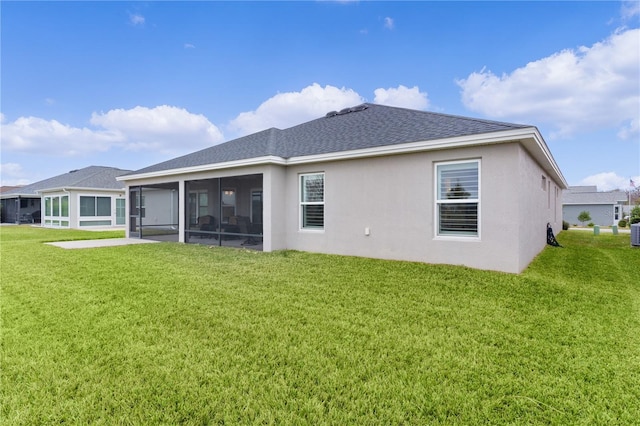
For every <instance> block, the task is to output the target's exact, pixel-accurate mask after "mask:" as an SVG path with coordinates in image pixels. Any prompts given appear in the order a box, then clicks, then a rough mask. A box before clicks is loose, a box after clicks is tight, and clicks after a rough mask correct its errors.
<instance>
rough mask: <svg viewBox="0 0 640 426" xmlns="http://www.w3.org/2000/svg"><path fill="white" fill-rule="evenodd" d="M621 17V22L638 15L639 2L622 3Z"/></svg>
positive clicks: (635, 0) (634, 0) (639, 9)
mask: <svg viewBox="0 0 640 426" xmlns="http://www.w3.org/2000/svg"><path fill="white" fill-rule="evenodd" d="M621 15H622V19H623V20H630V19H633V18H635V17H636V16H638V15H640V2H639V1H638V0H626V1H623V2H622V7H621Z"/></svg>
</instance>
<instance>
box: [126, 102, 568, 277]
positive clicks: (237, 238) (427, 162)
mask: <svg viewBox="0 0 640 426" xmlns="http://www.w3.org/2000/svg"><path fill="white" fill-rule="evenodd" d="M118 179H119V180H121V181H123V182H125V183H126V186H127V193H128V197H129V200H130V203H129V206H130V210H129V215H128V217H127V235H128V236H129V237H140V238H154V239H172V240H175V241H180V242H185V243H194V242H195V243H205V244H217V245H222V246H241V245H244V247H251V248H257V249H260V250H264V251H273V250H282V249H292V250H302V251H310V252H319V253H333V254H340V255H350V256H363V257H373V258H384V259H398V260H408V261H419V262H427V263H445V264H457V265H466V266H469V267H473V268H480V269H489V270H498V271H506V272H514V273H517V272H520V271H522V270H523V269H524V268H525V267H526V266H527V265H528V264H529V262H530V261H531V260H532V259H533V258H534V257H535V256H536V255H537V254H538V253H539V252H540V251H541V250H542V249H543V247H544V246H545V244H546V225H547V223H551V225H552V226H553V229H554V231H555V232H559V231H560V230H561V224H562V209H561V193H562V190H563V189H565V188H566V187H567V184H566V181H565V179H564V177H563V176H562V173H561V172H560V169H559V167H558V165H557V164H556V162H555V161H554V159H553V156H552V155H551V153H550V151H549V149H548V147H547V145H546V143H545V141H544V139H543V138H542V136H541V135H540V133H539V132H538V130H537V129H536V128H535V127H533V126H529V125H519V124H510V123H501V122H495V121H488V120H481V119H475V118H467V117H459V116H452V115H445V114H437V113H432V112H425V111H415V110H410V109H404V108H396V107H388V106H381V105H375V104H369V103H366V104H362V105H359V106H356V107H353V108H346V109H344V110H341V111H339V112H330V113H328V114H327V115H326V116H324V117H321V118H318V119H316V120H312V121H309V122H307V123H303V124H300V125H298V126H294V127H291V128H288V129H284V130H281V129H275V128H271V129H267V130H264V131H261V132H258V133H255V134H251V135H248V136H244V137H241V138H238V139H235V140H232V141H229V142H226V143H223V144H220V145H216V146H212V147H210V148H206V149H204V150H201V151H198V152H194V153H192V154H188V155H185V156H182V157H179V158H175V159H172V160H168V161H165V162H163V163H159V164H155V165H152V166H149V167H146V168H143V169H140V170H137V171H135V172H132V173H129V174H127V175H123V176H120V177H118ZM171 194H175V195H171ZM150 195H153V196H154V199H156V200H159V199H164V200H165V204H164V205H155V206H153V207H152V206H151V205H150V203H149V198H148V197H149V196H150ZM166 211H171V212H175V217H174V218H175V219H177V223H176V224H174V225H173V227H174V228H175V230H173V232H172V229H170V228H169V227H166V226H164V227H163V226H162V223H161V222H162V220H161V218H160V216H161V215H163V214H166Z"/></svg>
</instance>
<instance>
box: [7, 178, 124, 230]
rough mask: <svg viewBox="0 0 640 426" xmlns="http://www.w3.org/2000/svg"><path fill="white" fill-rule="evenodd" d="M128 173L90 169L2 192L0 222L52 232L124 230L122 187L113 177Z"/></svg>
mask: <svg viewBox="0 0 640 426" xmlns="http://www.w3.org/2000/svg"><path fill="white" fill-rule="evenodd" d="M127 172H130V170H121V169H117V168H113V167H100V166H90V167H85V168H84V169H79V170H71V171H70V172H68V173H64V174H62V175H59V176H55V177H52V178H49V179H45V180H42V181H39V182H36V183H32V184H30V185H26V186H22V187H20V188H16V189H13V190H10V191H6V192H3V193H2V194H0V202H1V203H2V222H7V223H42V226H45V227H53V228H87V227H112V226H124V225H125V214H126V205H125V204H126V198H125V187H124V184H123V183H122V182H119V181H117V180H116V177H117V176H121V175H123V174H125V173H127Z"/></svg>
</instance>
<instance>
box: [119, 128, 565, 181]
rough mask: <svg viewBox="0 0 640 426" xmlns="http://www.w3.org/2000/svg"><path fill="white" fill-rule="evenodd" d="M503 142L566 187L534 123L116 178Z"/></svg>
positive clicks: (306, 162)
mask: <svg viewBox="0 0 640 426" xmlns="http://www.w3.org/2000/svg"><path fill="white" fill-rule="evenodd" d="M505 142H519V143H522V145H523V146H524V147H525V149H526V150H527V151H528V152H529V153H530V154H531V155H532V156H533V157H534V158H535V159H536V161H537V162H538V163H539V164H540V165H541V167H542V168H543V169H545V171H546V172H547V173H549V175H550V176H552V177H553V178H554V180H555V181H556V182H557V183H558V185H559V186H560V187H561V188H562V189H566V188H568V186H569V185H568V184H567V181H566V180H565V178H564V176H563V175H562V172H561V171H560V168H559V167H558V165H557V164H556V162H555V160H554V159H553V156H552V155H551V152H550V151H549V148H548V147H547V145H546V143H545V141H544V139H543V138H542V136H541V135H540V132H539V131H538V129H537V128H535V127H521V128H517V129H511V130H501V131H497V132H491V133H481V134H474V135H466V136H456V137H452V138H444V139H435V140H425V141H417V142H407V143H402V144H395V145H383V146H378V147H372V148H363V149H357V150H349V151H336V152H329V153H323V154H315V155H305V156H299V157H291V158H288V159H285V158H282V157H278V156H263V157H255V158H248V159H243V160H237V161H227V162H221V163H210V164H203V165H199V166H193V167H184V168H177V169H170V170H159V171H155V172H148V173H140V174H130V175H126V176H119V177H117V178H116V179H117V180H118V181H124V182H127V181H132V180H139V179H147V178H157V177H164V176H176V175H182V174H188V173H197V172H203V171H214V170H224V169H231V168H239V167H246V166H256V165H268V164H276V165H282V166H289V165H298V164H308V163H319V162H327V161H341V160H352V159H359V158H367V157H380V156H386V155H397V154H408V153H412V152H422V151H433V150H443V149H451V148H463V147H470V146H481V145H491V144H499V143H505Z"/></svg>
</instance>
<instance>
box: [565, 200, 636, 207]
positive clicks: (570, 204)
mask: <svg viewBox="0 0 640 426" xmlns="http://www.w3.org/2000/svg"><path fill="white" fill-rule="evenodd" d="M624 201H627V200H624ZM619 202H621V201H609V202H605V201H600V202H597V203H589V202H585V203H562V205H563V206H613V205H614V204H618V203H619Z"/></svg>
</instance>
